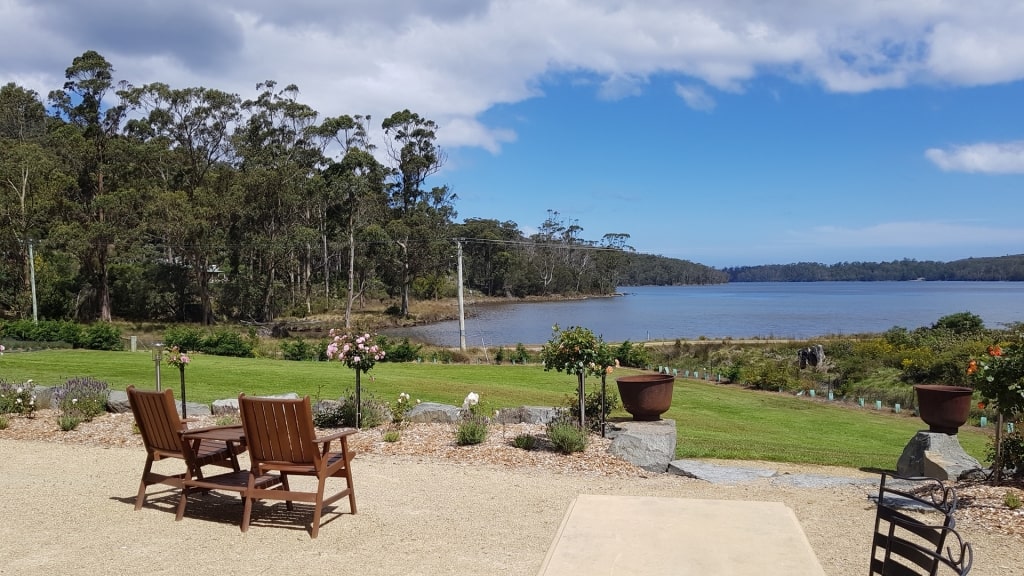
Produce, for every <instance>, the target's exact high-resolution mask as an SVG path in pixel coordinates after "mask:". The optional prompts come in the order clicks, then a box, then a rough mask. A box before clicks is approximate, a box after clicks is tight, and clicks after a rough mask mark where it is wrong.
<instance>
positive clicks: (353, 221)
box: [321, 115, 386, 328]
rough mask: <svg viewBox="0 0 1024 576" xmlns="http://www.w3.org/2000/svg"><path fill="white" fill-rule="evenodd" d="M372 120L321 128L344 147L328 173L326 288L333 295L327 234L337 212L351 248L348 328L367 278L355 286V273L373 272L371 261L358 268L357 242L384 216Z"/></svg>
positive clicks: (335, 121) (333, 121)
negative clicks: (362, 232)
mask: <svg viewBox="0 0 1024 576" xmlns="http://www.w3.org/2000/svg"><path fill="white" fill-rule="evenodd" d="M369 122H370V116H358V115H357V116H355V117H352V116H340V117H337V118H328V119H327V120H325V121H324V123H323V124H322V125H321V129H322V130H323V131H324V133H325V134H330V135H331V137H332V139H334V140H335V141H336V142H337V143H338V144H340V146H341V151H342V153H343V156H342V158H341V161H339V162H332V163H331V164H330V166H328V168H327V170H326V171H325V177H326V180H327V182H328V189H329V192H328V194H327V195H326V196H325V200H326V202H325V203H324V209H323V213H324V228H323V238H322V239H323V249H324V285H325V289H326V290H327V291H328V293H329V291H330V281H329V279H328V276H329V266H328V262H329V258H328V233H327V223H328V221H329V218H328V216H329V214H330V213H331V212H332V211H334V210H335V209H336V210H337V213H338V216H339V217H340V219H341V220H342V221H343V222H344V232H345V235H346V238H347V246H348V288H347V290H346V299H345V328H351V327H352V305H353V303H354V302H355V300H356V298H358V297H359V296H360V295H361V294H362V292H363V289H364V288H365V280H366V279H367V278H368V275H367V274H363V275H362V279H363V281H361V282H360V283H359V286H358V287H357V286H356V270H357V268H361V269H362V270H364V271H366V270H372V261H371V260H370V259H368V258H367V259H363V264H362V266H358V265H357V260H356V238H357V235H358V233H359V231H360V230H361V229H364V230H365V229H367V228H368V227H369V226H371V225H374V224H375V223H377V222H379V221H380V219H381V217H382V216H383V207H384V205H385V200H386V199H385V196H384V178H385V174H386V170H385V168H384V166H383V165H382V164H381V163H380V162H378V161H377V159H376V158H375V157H374V156H373V151H374V148H375V146H374V145H373V144H371V143H370V140H369V137H368V135H367V124H368V123H369Z"/></svg>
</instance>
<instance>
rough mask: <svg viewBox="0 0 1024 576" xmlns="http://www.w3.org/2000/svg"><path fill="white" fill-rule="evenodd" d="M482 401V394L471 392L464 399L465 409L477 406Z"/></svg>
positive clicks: (463, 406)
mask: <svg viewBox="0 0 1024 576" xmlns="http://www.w3.org/2000/svg"><path fill="white" fill-rule="evenodd" d="M479 403H480V396H479V395H477V393H476V392H470V393H469V394H467V395H466V399H465V400H463V401H462V408H463V410H465V409H468V408H469V407H470V406H476V405H477V404H479Z"/></svg>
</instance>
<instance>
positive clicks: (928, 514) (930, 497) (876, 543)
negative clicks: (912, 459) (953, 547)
mask: <svg viewBox="0 0 1024 576" xmlns="http://www.w3.org/2000/svg"><path fill="white" fill-rule="evenodd" d="M881 475H882V478H881V481H880V482H879V485H878V502H877V506H876V512H875V533H874V537H873V539H872V543H871V566H870V574H880V575H884V576H911V575H918V574H928V575H931V576H934V575H935V574H936V572H935V570H937V569H938V568H939V566H940V564H941V562H940V558H943V556H942V550H943V547H944V546H945V544H946V538H947V536H949V535H950V534H956V532H955V530H953V528H954V526H955V524H956V519H955V516H954V513H955V512H956V505H957V496H956V491H955V490H954V489H953V488H952V487H948V486H945V485H944V484H943V483H942V482H940V481H939V480H936V479H934V478H920V477H919V478H905V477H901V476H897V475H894V474H891V473H888V472H881ZM956 538H957V541H958V542H959V544H961V546H960V547H959V548H960V549H961V550H963V546H962V544H963V541H962V540H960V537H959V534H956ZM969 548H970V547H969V545H968V546H967V549H968V550H967V551H968V552H970V550H969ZM952 558H953V556H949V557H946V559H947V560H950V561H952ZM949 564H950V562H947V565H949ZM952 564H955V562H953V563H952ZM967 569H970V562H968V565H967ZM964 573H966V571H965V572H964Z"/></svg>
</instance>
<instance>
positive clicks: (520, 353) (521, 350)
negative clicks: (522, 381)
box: [508, 342, 530, 364]
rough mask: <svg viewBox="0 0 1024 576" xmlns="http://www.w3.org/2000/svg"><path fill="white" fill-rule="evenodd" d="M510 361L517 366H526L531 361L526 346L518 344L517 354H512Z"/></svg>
mask: <svg viewBox="0 0 1024 576" xmlns="http://www.w3.org/2000/svg"><path fill="white" fill-rule="evenodd" d="M508 359H509V360H511V361H512V362H515V363H516V364H526V363H527V362H529V361H530V352H529V351H528V350H527V349H526V346H524V345H523V343H522V342H520V343H518V344H516V349H515V352H512V354H511V355H510V356H509V358H508Z"/></svg>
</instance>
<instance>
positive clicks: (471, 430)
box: [455, 415, 487, 446]
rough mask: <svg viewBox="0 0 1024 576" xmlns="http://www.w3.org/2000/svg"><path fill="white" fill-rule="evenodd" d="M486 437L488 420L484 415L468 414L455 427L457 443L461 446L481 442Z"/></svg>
mask: <svg viewBox="0 0 1024 576" xmlns="http://www.w3.org/2000/svg"><path fill="white" fill-rule="evenodd" d="M486 439H487V420H486V419H485V418H483V417H480V416H476V415H470V416H467V417H466V418H464V419H463V420H462V421H461V422H459V423H458V425H457V426H456V428H455V443H456V444H458V445H459V446H469V445H471V444H480V443H481V442H483V441H484V440H486Z"/></svg>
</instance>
